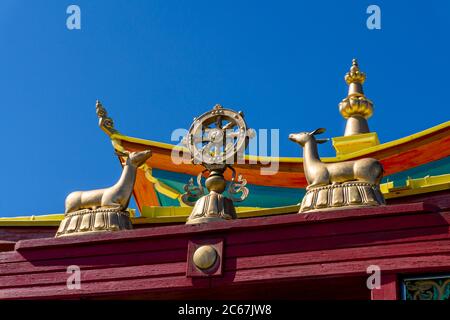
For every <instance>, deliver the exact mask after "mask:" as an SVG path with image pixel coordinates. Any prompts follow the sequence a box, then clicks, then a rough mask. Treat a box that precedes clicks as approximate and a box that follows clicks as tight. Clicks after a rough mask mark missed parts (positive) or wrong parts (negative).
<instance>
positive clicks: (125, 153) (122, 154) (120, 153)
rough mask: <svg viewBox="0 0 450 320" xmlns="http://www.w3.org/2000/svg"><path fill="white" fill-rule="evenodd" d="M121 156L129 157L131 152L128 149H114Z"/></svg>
mask: <svg viewBox="0 0 450 320" xmlns="http://www.w3.org/2000/svg"><path fill="white" fill-rule="evenodd" d="M114 152H115V153H116V154H117V155H118V156H119V157H128V156H129V155H130V153H129V152H128V151H126V150H125V151H119V150H115V151H114Z"/></svg>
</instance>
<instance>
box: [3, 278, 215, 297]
mask: <svg viewBox="0 0 450 320" xmlns="http://www.w3.org/2000/svg"><path fill="white" fill-rule="evenodd" d="M208 285H209V279H191V278H186V277H185V276H173V277H164V278H139V279H122V280H121V281H103V282H89V283H82V284H81V289H80V290H76V289H75V290H69V289H68V288H67V286H66V285H65V284H64V285H50V286H36V287H25V288H10V289H3V290H0V299H27V298H33V299H38V298H41V299H55V298H58V299H67V298H80V297H91V296H101V295H105V294H127V293H134V294H136V293H139V292H146V291H149V290H151V291H156V292H158V291H159V292H170V291H172V290H180V289H185V290H192V289H197V288H206V287H208Z"/></svg>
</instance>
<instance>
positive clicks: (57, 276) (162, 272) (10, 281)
mask: <svg viewBox="0 0 450 320" xmlns="http://www.w3.org/2000/svg"><path fill="white" fill-rule="evenodd" d="M68 266H69V265H68ZM79 267H80V270H81V274H80V275H81V282H82V283H83V284H85V283H89V282H98V281H106V280H115V281H122V280H123V279H133V278H142V277H145V278H156V277H158V278H163V277H167V276H177V275H178V276H180V275H183V276H184V275H185V273H186V263H185V262H177V263H162V264H151V265H139V266H127V267H118V268H95V269H85V268H83V267H82V266H79ZM66 271H67V268H64V270H63V271H57V272H45V273H26V274H22V275H13V276H0V288H11V287H29V286H42V285H58V284H59V285H65V284H66V282H67V279H68V278H69V276H70V274H68V273H67V272H66Z"/></svg>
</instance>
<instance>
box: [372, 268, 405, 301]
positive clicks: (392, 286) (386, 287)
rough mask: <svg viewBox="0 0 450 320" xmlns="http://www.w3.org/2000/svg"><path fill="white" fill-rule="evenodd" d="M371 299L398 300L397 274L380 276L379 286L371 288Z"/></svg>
mask: <svg viewBox="0 0 450 320" xmlns="http://www.w3.org/2000/svg"><path fill="white" fill-rule="evenodd" d="M371 299H372V300H399V299H400V292H399V283H398V276H397V275H395V274H385V275H383V276H382V277H381V288H379V289H372V290H371Z"/></svg>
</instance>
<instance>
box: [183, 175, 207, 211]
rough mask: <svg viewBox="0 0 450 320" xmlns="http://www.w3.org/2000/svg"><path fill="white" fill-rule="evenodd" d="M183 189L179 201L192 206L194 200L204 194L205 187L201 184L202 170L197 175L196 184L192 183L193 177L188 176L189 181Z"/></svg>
mask: <svg viewBox="0 0 450 320" xmlns="http://www.w3.org/2000/svg"><path fill="white" fill-rule="evenodd" d="M184 191H185V193H183V195H182V196H181V201H183V203H185V204H187V205H188V206H194V205H195V202H197V200H198V199H200V198H201V197H202V196H204V195H205V189H204V188H203V185H202V172H201V173H199V174H198V176H197V185H195V184H194V178H190V179H189V182H188V183H187V184H186V185H185V186H184Z"/></svg>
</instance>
